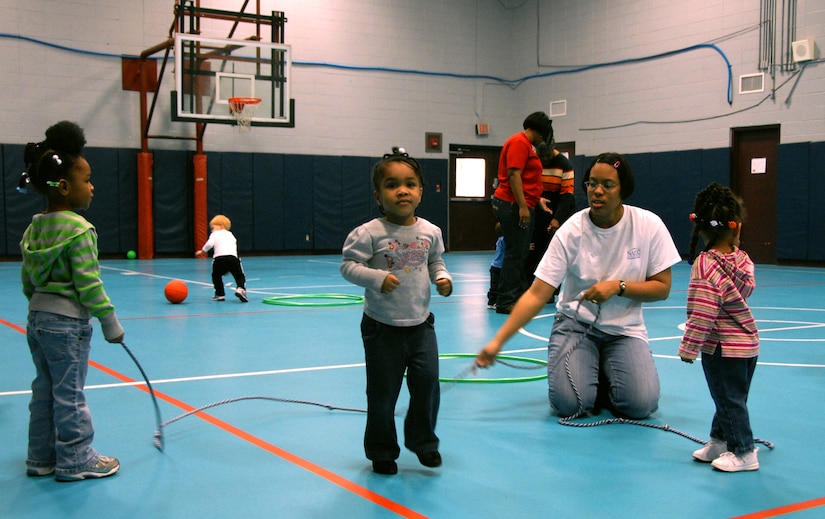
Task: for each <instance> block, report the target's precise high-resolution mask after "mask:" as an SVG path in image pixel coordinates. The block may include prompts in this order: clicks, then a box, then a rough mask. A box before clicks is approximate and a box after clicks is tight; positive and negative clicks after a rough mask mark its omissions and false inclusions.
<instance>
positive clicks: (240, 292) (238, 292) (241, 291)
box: [235, 288, 249, 303]
mask: <svg viewBox="0 0 825 519" xmlns="http://www.w3.org/2000/svg"><path fill="white" fill-rule="evenodd" d="M235 297H237V298H238V299H240V300H241V303H248V302H249V298H248V297H246V289H245V288H236V289H235Z"/></svg>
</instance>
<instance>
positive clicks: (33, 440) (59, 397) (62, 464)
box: [26, 311, 99, 474]
mask: <svg viewBox="0 0 825 519" xmlns="http://www.w3.org/2000/svg"><path fill="white" fill-rule="evenodd" d="M26 338H27V340H28V343H29V350H30V351H31V354H32V360H33V361H34V367H35V371H36V375H35V378H34V380H33V381H32V398H31V402H30V403H29V413H30V416H29V451H28V457H27V459H26V464H27V465H28V466H30V467H52V466H55V467H56V468H55V473H57V474H71V473H74V472H78V471H79V470H82V469H83V468H84V467H86V466H87V465H88V464H90V463H94V462H95V461H96V460H97V458H98V457H99V455H98V453H97V452H96V451H95V450H94V449H93V448H92V446H91V444H92V439H93V438H94V435H95V431H94V427H92V417H91V414H90V413H89V407H88V406H87V405H86V396H85V395H84V394H83V386H84V385H85V384H86V373H87V372H88V369H89V352H90V351H91V349H92V346H91V340H92V326H91V325H90V324H89V321H88V320H86V319H75V318H71V317H66V316H63V315H57V314H52V313H49V312H40V311H31V312H29V318H28V327H27V329H26Z"/></svg>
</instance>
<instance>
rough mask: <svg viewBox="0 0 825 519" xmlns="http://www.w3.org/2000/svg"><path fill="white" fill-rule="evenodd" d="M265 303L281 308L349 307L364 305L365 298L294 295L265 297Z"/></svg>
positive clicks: (331, 295)
mask: <svg viewBox="0 0 825 519" xmlns="http://www.w3.org/2000/svg"><path fill="white" fill-rule="evenodd" d="M300 299H323V300H324V301H300ZM263 302H264V303H266V304H268V305H280V306H349V305H360V304H362V303H363V302H364V296H358V295H354V294H294V295H290V296H272V297H265V298H264V299H263Z"/></svg>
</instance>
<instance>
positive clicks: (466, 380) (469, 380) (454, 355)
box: [438, 353, 547, 384]
mask: <svg viewBox="0 0 825 519" xmlns="http://www.w3.org/2000/svg"><path fill="white" fill-rule="evenodd" d="M477 356H478V355H477V354H475V353H440V354H439V355H438V358H439V359H452V358H457V357H472V358H476V357H477ZM496 358H497V359H502V360H515V361H519V362H527V363H529V364H540V365H542V366H546V365H547V361H546V360H541V359H531V358H529V357H514V356H512V355H497V356H496ZM546 378H547V371H545V372H544V374H543V375H534V376H530V377H506V378H439V379H438V381H439V382H458V383H473V384H509V383H513V382H533V381H534V380H544V379H546Z"/></svg>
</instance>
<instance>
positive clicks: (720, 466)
mask: <svg viewBox="0 0 825 519" xmlns="http://www.w3.org/2000/svg"><path fill="white" fill-rule="evenodd" d="M758 450H759V449H757V448H754V449H753V450H752V451H750V452H748V453H747V454H743V455H741V456H738V455H736V454H734V453H732V452H725V453H722V455H721V456H719V457H718V458H716V459H715V460H713V461H712V462H711V466H713V468H715V469H716V470H721V471H722V472H741V471H743V470H757V469H759V460H758V459H757V458H756V452H757V451H758Z"/></svg>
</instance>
